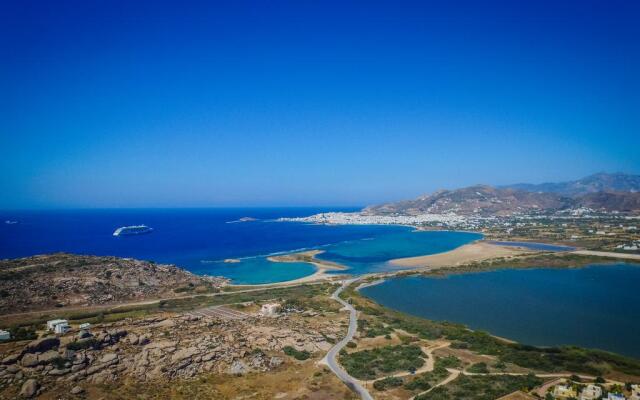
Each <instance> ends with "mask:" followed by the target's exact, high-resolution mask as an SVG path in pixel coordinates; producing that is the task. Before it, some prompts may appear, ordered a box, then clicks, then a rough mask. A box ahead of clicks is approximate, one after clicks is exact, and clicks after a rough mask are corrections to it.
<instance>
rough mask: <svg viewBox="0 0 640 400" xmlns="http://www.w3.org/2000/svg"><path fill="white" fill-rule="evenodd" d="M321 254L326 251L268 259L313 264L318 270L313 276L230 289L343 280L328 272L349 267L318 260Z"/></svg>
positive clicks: (270, 259) (283, 255) (310, 251)
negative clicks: (317, 256)
mask: <svg viewBox="0 0 640 400" xmlns="http://www.w3.org/2000/svg"><path fill="white" fill-rule="evenodd" d="M321 253H324V250H308V251H302V252H298V253H290V254H282V255H276V256H269V257H267V260H269V261H271V262H280V263H298V262H304V263H308V264H311V265H313V266H314V268H315V269H316V270H315V272H314V273H313V274H311V275H307V276H303V277H302V278H297V279H291V280H288V281H282V282H272V283H258V284H245V285H236V284H230V285H228V286H229V287H279V286H287V285H297V284H303V283H311V282H318V281H331V280H335V279H338V278H341V277H342V276H341V275H332V274H328V273H327V271H342V270H346V269H347V267H345V266H343V265H340V264H337V263H334V262H331V261H325V260H320V259H317V258H316V257H315V256H316V255H318V254H321Z"/></svg>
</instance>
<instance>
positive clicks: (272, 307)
mask: <svg viewBox="0 0 640 400" xmlns="http://www.w3.org/2000/svg"><path fill="white" fill-rule="evenodd" d="M279 311H280V304H278V303H268V304H263V305H262V307H261V308H260V315H263V316H265V317H273V316H276V315H278V312H279Z"/></svg>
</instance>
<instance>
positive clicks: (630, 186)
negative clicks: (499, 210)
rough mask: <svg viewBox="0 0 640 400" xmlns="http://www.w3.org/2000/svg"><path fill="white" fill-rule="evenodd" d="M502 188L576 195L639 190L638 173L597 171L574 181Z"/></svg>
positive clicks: (523, 184) (639, 178) (639, 176)
mask: <svg viewBox="0 0 640 400" xmlns="http://www.w3.org/2000/svg"><path fill="white" fill-rule="evenodd" d="M501 188H503V189H517V190H525V191H527V192H543V193H557V194H561V195H564V196H571V197H576V196H580V195H584V194H587V193H597V192H640V175H629V174H623V173H615V174H607V173H604V172H602V173H598V174H594V175H591V176H587V177H586V178H582V179H578V180H576V181H569V182H559V183H541V184H537V185H536V184H530V183H517V184H515V185H506V186H501Z"/></svg>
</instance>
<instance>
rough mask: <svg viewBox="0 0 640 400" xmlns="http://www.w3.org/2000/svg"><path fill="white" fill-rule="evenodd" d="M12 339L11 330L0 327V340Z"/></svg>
mask: <svg viewBox="0 0 640 400" xmlns="http://www.w3.org/2000/svg"><path fill="white" fill-rule="evenodd" d="M9 339H11V333H9V331H5V330H1V329H0V340H9Z"/></svg>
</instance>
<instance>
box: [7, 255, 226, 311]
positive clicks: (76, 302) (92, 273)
mask: <svg viewBox="0 0 640 400" xmlns="http://www.w3.org/2000/svg"><path fill="white" fill-rule="evenodd" d="M226 282H227V281H226V280H225V279H222V278H213V277H201V276H197V275H194V274H191V273H189V272H187V271H185V270H183V269H180V268H178V267H176V266H173V265H160V264H154V263H151V262H147V261H139V260H133V259H123V258H117V257H95V256H81V255H73V254H64V253H60V254H52V255H42V256H34V257H27V258H20V259H13V260H1V261H0V314H7V313H15V312H25V311H36V310H43V309H51V308H54V307H69V306H89V305H101V304H110V303H115V302H123V301H131V300H144V299H153V298H166V297H174V296H179V295H185V294H189V293H206V292H211V291H215V290H217V288H219V287H220V286H222V285H224V284H226Z"/></svg>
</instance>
